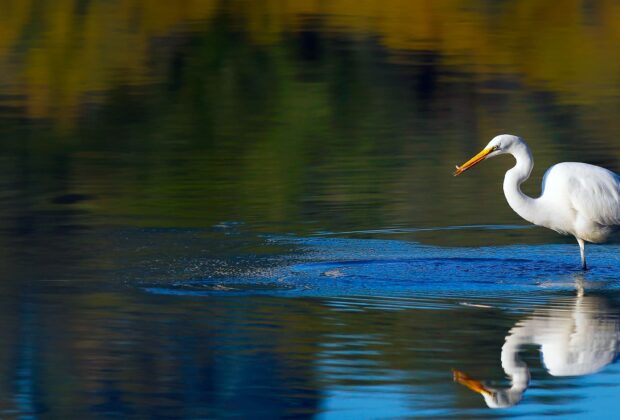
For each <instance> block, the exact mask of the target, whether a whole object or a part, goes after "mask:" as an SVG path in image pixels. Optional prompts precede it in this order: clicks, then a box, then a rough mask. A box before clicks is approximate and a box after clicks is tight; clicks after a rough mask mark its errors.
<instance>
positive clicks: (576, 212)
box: [454, 134, 620, 269]
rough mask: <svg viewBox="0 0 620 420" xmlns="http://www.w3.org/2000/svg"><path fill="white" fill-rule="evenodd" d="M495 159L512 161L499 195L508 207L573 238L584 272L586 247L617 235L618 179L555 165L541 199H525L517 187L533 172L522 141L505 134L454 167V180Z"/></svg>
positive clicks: (578, 166)
mask: <svg viewBox="0 0 620 420" xmlns="http://www.w3.org/2000/svg"><path fill="white" fill-rule="evenodd" d="M500 154H511V155H513V156H514V158H515V159H516V164H515V166H514V167H512V168H511V169H509V170H508V171H507V172H506V175H505V177H504V195H505V196H506V200H507V201H508V204H509V205H510V207H511V208H512V209H513V210H514V211H515V212H516V213H517V214H518V215H519V216H521V217H522V218H524V219H525V220H527V221H529V222H531V223H533V224H535V225H538V226H544V227H546V228H549V229H553V230H555V231H556V232H558V233H561V234H564V235H573V236H574V237H575V238H576V239H577V242H578V243H579V247H580V250H581V262H582V267H583V268H584V269H585V268H586V259H585V242H586V241H587V242H593V243H601V242H605V241H607V240H609V239H610V238H611V237H612V236H615V235H616V234H617V233H618V232H619V231H620V177H619V176H618V175H616V174H615V173H613V172H611V171H609V170H607V169H604V168H601V167H599V166H595V165H590V164H587V163H580V162H563V163H558V164H556V165H554V166H552V167H551V168H549V169H548V170H547V172H546V173H545V176H544V177H543V182H542V193H541V195H540V197H538V198H532V197H528V196H527V195H525V194H523V192H522V191H521V188H520V186H521V184H522V183H523V182H524V181H525V180H527V179H528V178H529V176H530V173H531V172H532V168H533V167H534V161H533V159H532V154H531V152H530V150H529V148H528V146H527V144H526V143H525V142H524V141H523V139H521V138H520V137H517V136H512V135H508V134H504V135H501V136H497V137H495V138H494V139H493V140H491V142H490V143H489V144H488V145H487V147H485V148H484V149H483V150H482V151H481V152H480V153H478V154H477V155H476V156H474V157H473V158H472V159H470V160H469V161H467V162H465V163H464V164H463V165H462V166H460V167H458V166H457V170H456V172H455V173H454V175H455V176H456V175H459V174H461V173H462V172H464V171H466V170H467V169H469V168H471V167H473V166H474V165H476V164H478V163H479V162H482V161H483V160H485V159H487V158H489V157H493V156H496V155H500Z"/></svg>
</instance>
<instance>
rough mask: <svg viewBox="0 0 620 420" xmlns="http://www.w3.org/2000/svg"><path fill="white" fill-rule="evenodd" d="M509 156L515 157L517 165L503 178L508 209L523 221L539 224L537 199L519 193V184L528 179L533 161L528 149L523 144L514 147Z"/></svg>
mask: <svg viewBox="0 0 620 420" xmlns="http://www.w3.org/2000/svg"><path fill="white" fill-rule="evenodd" d="M510 154H511V155H513V156H514V157H515V159H516V160H517V164H516V165H515V166H514V167H512V169H510V170H508V171H507V172H506V175H505V176H504V195H505V196H506V200H508V204H509V205H510V207H511V208H512V209H513V210H514V211H515V212H516V213H517V214H518V215H519V216H521V217H522V218H524V219H525V220H527V221H529V222H531V223H534V224H540V223H537V222H539V220H538V219H539V218H540V213H539V212H537V211H536V206H537V204H538V203H537V199H535V198H531V197H528V196H527V195H525V194H523V192H522V191H521V184H522V183H523V182H524V181H525V180H526V179H528V178H529V176H530V173H531V172H532V168H534V159H532V154H531V153H530V149H529V148H528V147H527V145H525V144H519V145H516V146H515V147H514V148H513V150H511V151H510Z"/></svg>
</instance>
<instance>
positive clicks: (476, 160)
mask: <svg viewBox="0 0 620 420" xmlns="http://www.w3.org/2000/svg"><path fill="white" fill-rule="evenodd" d="M492 151H493V149H492V148H490V147H486V148H484V149H482V151H481V152H480V153H478V154H477V155H476V156H474V157H473V158H471V159H469V160H468V161H467V162H465V163H464V164H462V165H461V166H457V167H456V171H454V176H458V175H460V174H462V173H463V172H465V171H466V170H468V169H469V168H473V167H474V166H476V165H477V164H479V163H480V162H482V161H483V160H484V159H485V158H486V157H487V155H488V154H489V153H491V152H492Z"/></svg>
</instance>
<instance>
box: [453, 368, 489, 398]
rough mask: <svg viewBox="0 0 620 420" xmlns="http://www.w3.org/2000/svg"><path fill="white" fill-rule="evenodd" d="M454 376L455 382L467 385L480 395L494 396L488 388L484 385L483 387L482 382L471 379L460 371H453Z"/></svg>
mask: <svg viewBox="0 0 620 420" xmlns="http://www.w3.org/2000/svg"><path fill="white" fill-rule="evenodd" d="M452 375H453V378H454V382H458V383H459V384H461V385H465V386H466V387H467V388H469V389H471V390H472V391H474V392H477V393H478V394H482V395H486V396H491V395H493V392H492V391H491V390H489V389H488V388H486V387H485V386H484V385H482V382H480V381H477V380H475V379H472V378H470V377H469V376H467V375H466V374H465V373H463V372H461V371H460V370H456V369H452Z"/></svg>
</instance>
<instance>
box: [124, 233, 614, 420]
mask: <svg viewBox="0 0 620 420" xmlns="http://www.w3.org/2000/svg"><path fill="white" fill-rule="evenodd" d="M513 228H517V227H508V229H513ZM462 229H474V230H475V229H499V230H503V229H505V228H504V227H501V226H496V227H493V226H479V227H466V228H455V229H454V230H462ZM450 230H453V229H446V231H450ZM367 233H368V232H354V233H352V232H346V233H341V234H338V233H330V234H325V233H318V234H316V235H310V236H307V237H299V236H295V235H264V234H260V235H258V236H257V237H256V238H255V239H254V240H255V241H258V242H257V243H254V244H253V245H252V246H250V247H249V248H246V249H245V251H246V252H245V253H239V254H237V255H236V257H235V258H229V259H226V258H220V259H215V260H212V261H205V260H203V259H202V258H200V257H195V258H192V257H191V255H192V253H193V252H198V253H200V251H199V249H200V247H201V243H200V242H201V240H202V241H209V239H208V236H209V235H208V234H205V233H204V232H196V231H194V232H192V231H180V232H175V233H171V232H165V231H150V232H148V233H146V235H147V236H150V237H151V239H152V240H156V238H157V237H158V236H163V237H167V239H166V241H169V240H170V236H171V235H172V236H175V235H180V236H181V237H185V238H186V239H190V238H193V239H191V240H189V241H187V240H186V241H184V242H185V243H190V242H192V241H193V242H194V245H192V247H190V248H187V247H186V249H185V252H184V256H183V258H182V259H181V260H180V261H174V260H171V259H166V260H164V261H159V260H157V259H152V260H150V259H148V258H147V259H145V260H143V261H142V264H145V265H147V266H148V267H149V269H150V272H151V274H152V275H143V276H142V277H141V278H134V280H133V284H134V285H135V286H136V287H138V288H139V289H140V290H142V291H143V293H145V297H144V299H146V300H149V299H150V298H148V297H147V296H149V295H150V296H153V297H154V298H155V297H157V298H158V299H161V298H165V302H168V303H172V302H174V303H179V304H181V305H182V304H184V302H185V303H186V304H189V305H191V307H193V305H200V306H202V305H204V306H205V307H212V311H214V312H213V316H215V318H212V319H211V320H210V321H209V322H210V323H212V324H215V325H222V327H221V328H223V329H222V335H221V336H220V338H218V339H216V341H215V342H214V344H215V346H216V347H215V348H220V347H221V346H223V347H222V349H223V350H222V351H224V352H225V354H226V355H225V358H226V359H229V358H230V360H231V361H233V360H235V362H231V363H232V364H231V365H229V364H226V365H220V368H219V369H220V370H221V371H222V374H223V375H224V377H228V376H229V375H233V377H238V379H236V380H235V381H234V383H233V384H229V385H225V384H226V381H225V382H222V383H220V384H219V385H218V387H224V388H218V389H219V390H218V391H217V392H216V394H217V393H219V392H235V393H236V392H241V393H242V394H243V393H247V395H248V397H249V396H250V395H251V396H252V397H253V398H257V399H258V400H257V401H260V403H258V402H257V404H258V406H254V405H252V403H251V402H244V401H241V402H239V403H238V404H237V405H236V406H235V407H234V408H230V409H229V410H230V411H227V413H229V414H231V415H233V416H236V415H246V414H248V413H249V411H248V410H252V409H257V407H259V406H260V407H261V410H267V411H260V410H259V412H261V413H263V414H265V415H269V416H272V415H276V414H275V413H277V415H313V416H314V415H316V416H318V417H320V418H403V417H412V416H413V417H446V416H460V417H464V418H487V417H497V416H499V417H512V416H515V417H525V418H538V417H539V416H541V415H559V416H562V417H565V416H569V417H574V418H584V417H587V418H594V417H597V416H600V417H604V416H605V413H608V412H609V411H610V410H617V409H618V408H619V407H620V405H619V404H618V401H617V397H616V395H617V392H618V383H620V382H618V379H620V376H619V375H620V368H619V367H618V365H616V364H615V359H616V355H617V352H618V351H620V341H618V340H619V339H620V288H619V285H620V284H619V278H618V276H617V275H616V272H617V269H616V267H617V266H618V258H619V255H620V254H619V252H618V251H620V248H619V247H618V246H614V245H608V246H590V247H589V249H588V255H589V260H590V262H591V266H592V268H591V269H590V270H588V271H587V272H583V271H582V270H581V269H580V268H579V255H578V254H579V252H578V247H577V245H576V244H560V245H557V244H556V245H553V244H550V245H510V246H488V247H440V246H429V245H424V244H420V243H417V242H415V241H411V240H397V239H390V240H385V239H376V238H374V239H369V238H359V237H355V236H356V235H357V236H359V235H362V236H363V235H365V234H367ZM372 233H373V235H375V236H381V234H382V233H384V232H381V231H380V230H379V231H373V232H372ZM144 234H145V232H142V233H141V235H144ZM385 234H386V236H388V235H393V234H394V232H393V231H388V230H386V231H385ZM243 236H244V234H243V233H238V236H237V238H240V237H241V238H242V237H243ZM199 238H202V239H199ZM162 239H163V238H162ZM256 244H259V246H258V247H256ZM203 245H204V244H203ZM244 246H248V245H247V242H246V243H245V245H244ZM259 249H260V252H258V253H257V252H256V251H257V250H259ZM269 249H272V250H274V251H276V253H270V252H269V251H268V250H269ZM247 251H253V252H247ZM159 263H165V268H164V267H163V266H160V265H159ZM181 267H183V269H181ZM191 267H193V269H192V268H191ZM162 270H165V273H162ZM143 274H144V272H143ZM175 274H176V276H175ZM231 305H232V306H235V307H237V308H239V310H238V311H236V310H235V311H232V312H233V313H237V316H233V317H232V318H231V314H230V313H228V314H227V315H226V312H230V309H228V310H227V311H226V312H224V313H222V315H223V318H221V319H219V316H218V315H217V313H218V310H217V309H216V308H217V307H222V306H224V307H229V308H230V307H231ZM192 316H193V315H192ZM541 325H542V327H541ZM519 326H522V328H526V329H527V328H530V329H532V328H533V330H532V331H534V332H533V333H531V334H533V335H532V336H531V337H530V338H528V340H529V341H525V342H524V343H523V345H522V347H520V348H519V350H518V353H517V354H518V357H519V358H520V359H522V360H523V362H524V363H525V364H526V365H527V367H528V370H529V372H530V375H531V380H530V382H529V386H528V387H527V389H526V390H525V391H524V393H523V395H522V398H521V399H520V400H519V401H518V402H517V403H515V404H514V405H512V406H511V407H507V408H500V409H491V408H488V407H487V406H486V404H485V402H484V400H483V398H481V396H479V395H476V393H474V392H473V391H470V390H468V389H467V388H466V387H465V386H463V385H459V384H457V383H455V382H453V380H452V374H451V370H452V369H453V368H457V369H459V370H463V371H466V372H467V373H468V374H470V375H472V376H475V377H477V379H481V380H484V381H485V383H487V384H489V386H492V387H495V388H498V389H501V388H508V387H509V386H510V375H509V374H508V373H507V372H504V371H503V365H502V357H501V353H502V347H503V344H504V342H505V341H509V340H510V339H509V337H510V336H511V335H512V334H514V331H517V330H518V329H519V328H518V327H519ZM216 328H218V327H216ZM541 328H542V329H541ZM588 334H590V335H588ZM593 337H594V338H593ZM564 340H566V341H564ZM592 340H594V341H592ZM597 340H598V341H597ZM582 341H586V342H589V341H592V342H594V343H595V344H594V345H592V346H590V347H588V346H587V345H585V347H584V344H583V343H582ZM598 342H600V343H599V344H596V343H598ZM601 343H602V344H601ZM231 346H232V347H231ZM549 346H552V347H549ZM558 346H559V347H558ZM597 346H598V347H597ZM601 346H602V347H603V348H607V350H606V351H607V353H605V354H608V353H609V352H611V353H609V354H612V357H611V358H610V359H605V357H607V356H601V353H600V352H601V350H600V348H599V347H601ZM551 348H554V349H555V350H550V349H551ZM558 348H559V350H558ZM562 349H564V350H562ZM216 351H217V350H216ZM558 351H559V352H560V353H558ZM562 351H565V352H566V354H564V353H562ZM554 352H555V353H554ZM563 354H564V355H563ZM568 354H575V355H577V356H570V357H577V358H578V359H579V358H580V359H584V360H585V362H583V363H585V364H586V365H585V366H586V367H585V368H584V369H585V370H586V372H585V373H584V372H581V373H579V374H577V375H569V376H554V371H553V369H556V370H557V369H558V367H557V366H563V367H562V369H570V366H571V363H574V362H571V359H570V358H569V359H565V357H568V356H567V355H568ZM253 355H255V356H253ZM255 357H256V358H255ZM248 358H249V359H248ZM272 358H273V360H274V362H275V360H278V362H277V363H276V365H277V366H270V365H269V363H270V362H266V361H268V360H271V359H272ZM597 358H598V359H597ZM597 360H598V361H597ZM239 363H242V365H241V366H238V364H239ZM246 363H251V364H252V363H259V366H261V365H262V366H263V368H264V369H267V371H264V372H263V371H262V370H261V369H263V368H261V367H259V366H254V365H252V366H249V365H246ZM264 363H267V365H263V364H264ZM280 363H284V365H285V366H289V365H290V368H291V369H293V370H292V371H291V370H289V367H284V366H280V365H279V364H280ZM546 363H550V365H549V366H552V367H547V365H546ZM295 366H297V367H295ZM553 366H556V367H555V368H554V367H553ZM274 369H275V370H274ZM295 369H299V371H295ZM588 370H593V371H592V372H589V371H588ZM259 372H262V373H259ZM300 372H301V373H300ZM303 372H306V373H303ZM309 372H312V373H309ZM256 375H258V376H256ZM271 375H276V377H278V378H279V379H277V380H278V382H279V385H278V386H277V387H274V383H273V382H272V380H274V378H273V377H272V376H271ZM282 375H284V376H282ZM298 375H309V376H307V377H306V376H304V377H303V378H302V377H299V376H298ZM250 378H252V379H250ZM267 378H271V379H267ZM248 381H250V382H249V383H248ZM228 387H231V388H230V389H231V390H232V391H224V389H229V388H228ZM239 387H241V388H239ZM247 387H250V388H247ZM250 389H251V390H250ZM267 394H268V397H267ZM244 395H245V394H244ZM295 407H297V408H295ZM211 408H212V409H214V410H215V411H213V412H214V413H219V414H218V415H221V414H222V413H223V412H222V411H218V409H217V404H216V405H215V406H213V407H211ZM220 409H223V408H221V407H220ZM269 410H271V411H269Z"/></svg>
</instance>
